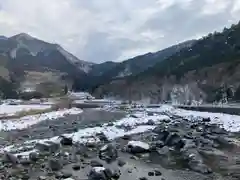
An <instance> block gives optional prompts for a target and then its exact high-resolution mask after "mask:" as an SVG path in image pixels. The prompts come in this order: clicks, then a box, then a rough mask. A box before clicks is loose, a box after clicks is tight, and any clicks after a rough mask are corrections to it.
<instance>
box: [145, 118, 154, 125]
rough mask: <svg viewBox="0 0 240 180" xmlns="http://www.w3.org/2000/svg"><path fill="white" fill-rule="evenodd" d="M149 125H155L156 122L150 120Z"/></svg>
mask: <svg viewBox="0 0 240 180" xmlns="http://www.w3.org/2000/svg"><path fill="white" fill-rule="evenodd" d="M146 124H147V125H149V126H153V125H154V124H155V122H154V121H153V120H151V119H150V120H148V122H147V123H146Z"/></svg>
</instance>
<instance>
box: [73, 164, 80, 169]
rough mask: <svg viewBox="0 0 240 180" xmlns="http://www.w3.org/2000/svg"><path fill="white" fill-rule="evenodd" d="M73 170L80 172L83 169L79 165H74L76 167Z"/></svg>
mask: <svg viewBox="0 0 240 180" xmlns="http://www.w3.org/2000/svg"><path fill="white" fill-rule="evenodd" d="M72 168H73V170H75V171H78V170H80V169H81V166H80V165H79V164H74V165H73V166H72Z"/></svg>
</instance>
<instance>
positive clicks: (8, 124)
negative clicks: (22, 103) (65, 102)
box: [0, 108, 83, 131]
mask: <svg viewBox="0 0 240 180" xmlns="http://www.w3.org/2000/svg"><path fill="white" fill-rule="evenodd" d="M82 112H83V111H82V110H81V109H78V108H72V109H64V110H60V111H53V112H49V113H43V114H38V115H32V116H25V117H22V118H20V119H15V120H0V131H1V130H5V131H9V130H14V129H25V128H28V127H30V126H32V125H34V124H37V123H40V122H41V121H45V120H54V119H58V118H60V117H64V116H67V115H73V114H80V113H82Z"/></svg>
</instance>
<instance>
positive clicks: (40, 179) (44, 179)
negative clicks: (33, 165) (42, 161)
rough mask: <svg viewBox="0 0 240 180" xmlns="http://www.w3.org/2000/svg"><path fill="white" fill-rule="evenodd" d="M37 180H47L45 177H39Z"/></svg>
mask: <svg viewBox="0 0 240 180" xmlns="http://www.w3.org/2000/svg"><path fill="white" fill-rule="evenodd" d="M38 180H47V177H46V176H39V177H38Z"/></svg>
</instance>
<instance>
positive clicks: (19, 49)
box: [9, 33, 93, 73]
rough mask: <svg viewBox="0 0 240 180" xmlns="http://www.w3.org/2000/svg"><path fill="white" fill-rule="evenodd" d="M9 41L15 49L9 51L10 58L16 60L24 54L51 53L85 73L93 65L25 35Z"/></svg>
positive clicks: (60, 48)
mask: <svg viewBox="0 0 240 180" xmlns="http://www.w3.org/2000/svg"><path fill="white" fill-rule="evenodd" d="M9 41H12V42H13V43H15V47H14V48H12V49H11V51H10V56H11V58H18V56H21V55H25V54H26V53H27V54H28V55H31V56H37V55H39V54H42V55H44V56H48V55H49V54H50V53H51V51H53V52H57V53H59V54H61V56H63V58H65V59H66V60H67V61H68V62H69V63H71V64H73V65H76V66H77V67H78V68H79V69H80V70H81V71H83V72H85V73H87V72H88V71H89V70H90V67H91V65H92V64H93V63H89V62H86V61H82V60H79V59H78V58H77V57H75V56H74V55H72V54H71V53H69V52H67V51H66V50H64V49H63V48H62V47H61V46H60V45H58V44H51V43H47V42H44V41H42V40H39V39H36V38H34V37H32V36H30V35H28V34H25V33H21V34H18V35H15V36H12V37H10V38H9ZM17 55H18V56H17Z"/></svg>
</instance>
